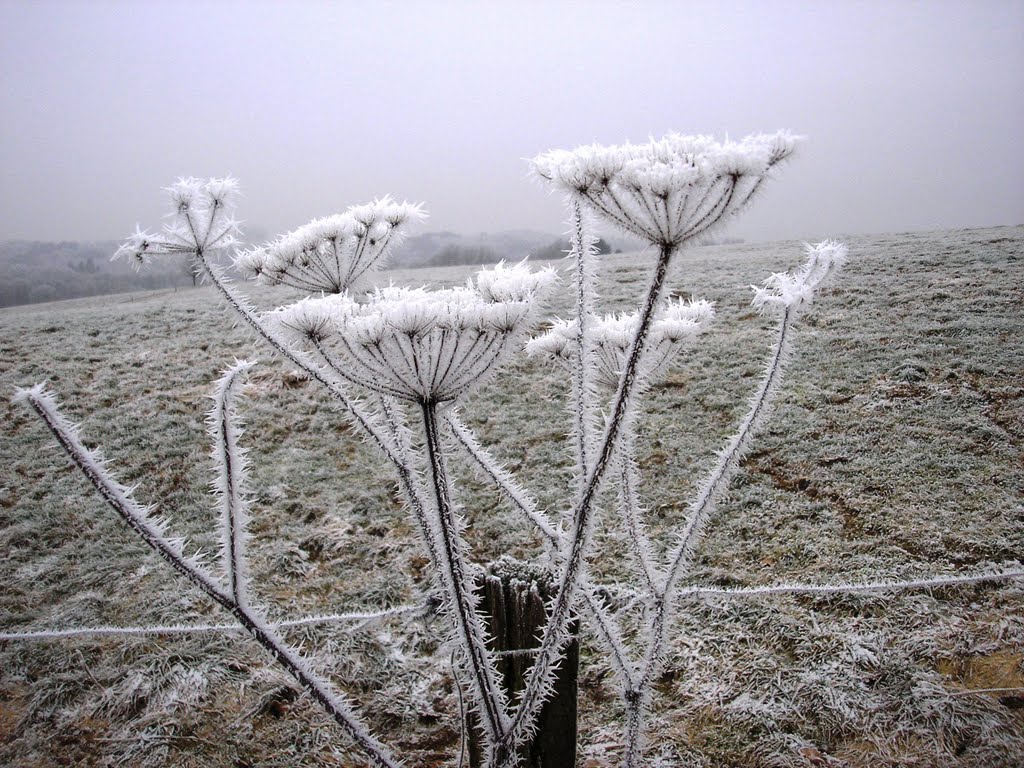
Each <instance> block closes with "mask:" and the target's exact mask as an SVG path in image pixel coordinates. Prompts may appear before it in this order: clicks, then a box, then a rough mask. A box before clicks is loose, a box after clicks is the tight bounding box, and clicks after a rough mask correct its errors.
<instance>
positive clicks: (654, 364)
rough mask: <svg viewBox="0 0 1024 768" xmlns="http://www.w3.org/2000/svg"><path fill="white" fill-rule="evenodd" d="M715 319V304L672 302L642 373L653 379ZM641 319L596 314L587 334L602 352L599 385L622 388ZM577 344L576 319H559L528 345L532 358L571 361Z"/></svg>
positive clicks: (654, 331)
mask: <svg viewBox="0 0 1024 768" xmlns="http://www.w3.org/2000/svg"><path fill="white" fill-rule="evenodd" d="M714 317H715V310H714V306H713V305H712V304H711V302H708V301H705V300H703V299H694V300H690V301H687V300H684V299H676V300H674V301H670V302H669V303H668V304H667V305H666V306H665V307H663V308H662V310H661V312H660V313H659V314H658V317H657V319H655V321H654V322H653V323H652V325H651V331H650V334H649V336H648V341H647V348H646V351H645V353H644V358H643V361H642V362H641V365H640V370H641V376H642V377H643V378H644V379H646V380H648V381H649V380H650V379H652V378H653V377H655V376H656V375H658V374H659V373H660V372H662V371H664V370H666V369H667V368H668V367H669V365H671V363H672V361H673V360H674V359H675V357H676V355H677V354H678V353H679V352H680V350H681V349H682V348H683V347H684V346H685V345H686V344H687V343H689V342H691V341H693V340H694V339H695V338H696V337H697V336H699V335H700V334H701V333H703V332H704V331H705V330H706V329H707V327H708V326H709V325H710V324H711V321H712V320H713V319H714ZM638 323H639V317H638V315H637V313H635V312H629V313H620V314H612V315H604V316H603V317H593V318H591V320H590V322H589V323H588V325H587V328H588V330H587V333H588V336H589V338H590V340H591V343H592V345H593V349H594V352H595V354H596V356H597V366H596V371H595V373H596V383H597V384H599V385H600V386H603V387H605V388H607V389H611V390H614V389H615V388H616V387H618V384H619V377H620V375H621V373H622V370H623V368H624V367H625V365H626V356H627V354H628V353H629V348H630V345H631V344H632V342H633V337H634V336H635V335H636V330H637V325H638ZM575 343H576V321H575V320H559V321H557V322H555V323H554V325H552V326H551V328H549V329H548V330H547V331H545V332H544V333H542V334H541V335H540V336H537V337H535V338H533V339H530V341H528V342H527V344H526V352H527V354H529V355H530V356H531V357H543V358H547V359H550V360H554V361H556V362H558V363H561V364H564V365H567V366H568V365H569V364H570V363H571V361H572V358H573V350H574V344H575Z"/></svg>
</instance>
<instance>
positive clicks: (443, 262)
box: [427, 238, 612, 267]
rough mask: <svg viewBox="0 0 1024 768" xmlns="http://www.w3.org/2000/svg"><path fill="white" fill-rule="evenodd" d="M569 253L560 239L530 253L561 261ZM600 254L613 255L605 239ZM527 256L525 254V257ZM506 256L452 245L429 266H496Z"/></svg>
mask: <svg viewBox="0 0 1024 768" xmlns="http://www.w3.org/2000/svg"><path fill="white" fill-rule="evenodd" d="M568 252H569V241H568V240H567V239H558V240H555V241H553V242H551V243H549V244H548V245H545V246H543V247H541V248H535V249H533V250H532V251H531V252H530V258H532V259H537V260H542V259H543V260H547V259H560V258H562V257H563V256H565V255H566V253H568ZM597 252H598V253H599V254H604V253H611V252H612V247H611V245H609V244H608V242H607V241H605V240H604V239H603V238H602V239H600V240H598V241H597ZM525 255H526V254H525V253H524V254H523V256H525ZM503 258H505V257H504V256H502V255H500V254H499V253H498V252H497V251H495V250H494V249H493V248H491V247H490V246H487V245H463V244H459V243H450V244H448V245H446V246H444V247H443V248H441V249H440V250H439V251H437V253H435V254H434V255H433V256H431V257H430V259H429V261H427V264H428V265H430V266H434V267H452V266H457V265H460V264H494V263H495V262H498V261H501V260H502V259H503Z"/></svg>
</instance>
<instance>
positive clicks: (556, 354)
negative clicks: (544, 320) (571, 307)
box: [526, 320, 579, 361]
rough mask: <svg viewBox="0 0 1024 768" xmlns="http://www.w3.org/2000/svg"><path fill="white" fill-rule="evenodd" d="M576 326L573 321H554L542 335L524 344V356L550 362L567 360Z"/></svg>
mask: <svg viewBox="0 0 1024 768" xmlns="http://www.w3.org/2000/svg"><path fill="white" fill-rule="evenodd" d="M578 325H579V324H578V323H577V321H575V320H556V321H555V322H554V323H552V325H551V327H550V328H549V329H548V330H546V331H545V332H544V333H542V334H540V335H539V336H535V337H533V338H532V339H530V340H529V341H527V342H526V354H527V355H529V356H530V357H544V358H548V359H551V360H560V361H565V360H569V359H570V358H571V357H572V344H573V341H574V340H575V339H576V329H577V327H578Z"/></svg>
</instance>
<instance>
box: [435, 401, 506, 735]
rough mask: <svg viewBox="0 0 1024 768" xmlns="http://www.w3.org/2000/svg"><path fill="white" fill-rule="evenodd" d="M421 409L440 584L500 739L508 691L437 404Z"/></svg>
mask: <svg viewBox="0 0 1024 768" xmlns="http://www.w3.org/2000/svg"><path fill="white" fill-rule="evenodd" d="M421 411H422V415H423V431H424V437H425V439H426V445H427V454H428V457H429V465H430V473H431V480H432V482H433V487H434V497H435V507H434V511H435V512H436V516H435V520H434V522H435V524H436V525H437V527H438V529H439V530H438V542H439V544H440V545H441V551H442V554H443V559H442V560H441V562H440V563H439V566H440V567H439V570H440V572H441V575H442V577H443V584H442V586H443V587H444V588H445V592H446V593H447V595H448V600H447V605H448V608H449V610H450V611H451V612H452V613H453V614H454V616H453V619H454V620H455V623H456V630H457V631H458V634H459V645H460V647H461V650H462V652H463V653H464V654H465V656H466V661H467V662H468V665H469V671H470V674H471V678H470V679H471V683H472V690H473V693H474V694H475V698H476V702H475V703H476V705H477V707H479V709H480V715H481V719H482V720H483V723H484V725H485V727H486V733H485V736H486V740H487V744H488V745H493V744H498V743H500V742H501V741H502V740H503V738H504V736H505V732H506V729H507V727H508V716H507V714H506V702H505V697H504V695H503V692H502V689H501V687H500V686H499V685H498V681H497V672H496V670H495V667H494V662H493V659H492V658H491V654H490V653H489V652H488V650H487V643H486V641H485V639H484V637H485V636H484V630H483V625H482V624H481V621H480V616H479V615H478V614H477V612H476V599H475V595H474V592H473V584H472V580H471V578H470V573H469V567H468V564H467V562H466V558H465V552H464V549H465V542H464V540H463V538H462V536H461V535H460V534H459V531H458V522H457V520H456V518H455V509H454V504H453V502H452V497H451V484H450V481H449V480H448V471H447V468H446V466H445V460H444V454H443V453H442V448H441V436H440V434H439V431H438V424H437V405H436V404H435V403H432V402H424V403H422V405H421Z"/></svg>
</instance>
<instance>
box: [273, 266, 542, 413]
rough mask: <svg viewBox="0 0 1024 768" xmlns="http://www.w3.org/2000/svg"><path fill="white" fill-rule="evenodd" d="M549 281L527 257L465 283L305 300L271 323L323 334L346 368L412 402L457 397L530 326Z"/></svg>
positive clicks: (368, 384)
mask: <svg viewBox="0 0 1024 768" xmlns="http://www.w3.org/2000/svg"><path fill="white" fill-rule="evenodd" d="M554 280H555V274H554V272H553V271H552V270H550V269H545V270H539V271H536V272H532V271H530V269H529V268H528V267H527V266H526V264H525V263H521V264H518V265H516V266H514V267H505V266H504V265H499V266H498V267H496V268H495V269H491V270H485V271H482V272H480V273H479V274H478V275H477V276H476V278H475V279H471V280H470V281H469V282H468V283H467V284H466V286H465V287H459V288H449V289H445V290H433V291H432V290H427V289H425V288H398V287H394V286H391V287H386V288H379V289H377V290H376V291H374V292H373V293H370V294H368V295H367V297H366V299H365V301H364V302H361V303H357V302H356V301H354V300H352V299H351V298H349V297H348V296H347V295H339V296H325V297H322V298H318V299H305V300H303V301H300V302H297V303H296V304H293V305H291V306H289V307H284V308H282V309H279V310H277V311H276V312H275V313H274V314H275V318H276V320H277V322H278V323H279V324H280V325H281V326H283V327H286V328H289V329H290V330H291V331H292V332H294V333H296V334H298V335H299V336H300V337H303V338H304V339H305V340H306V341H311V342H314V343H316V342H320V341H324V340H327V341H329V343H330V344H329V345H330V349H331V351H332V352H336V353H337V354H339V355H340V356H341V358H342V359H343V361H344V363H345V364H346V366H345V375H346V376H347V377H348V378H350V379H352V380H354V381H356V382H357V383H359V384H361V385H362V386H364V387H365V388H367V389H370V390H372V391H374V392H378V393H380V394H385V395H390V396H393V397H397V398H399V399H401V400H407V401H412V402H433V403H446V402H451V401H453V400H456V399H458V398H460V397H462V396H463V395H464V394H465V393H466V392H468V391H469V390H471V389H472V388H474V387H476V386H478V385H479V384H481V383H482V382H484V381H486V380H487V378H489V376H490V375H491V374H492V373H493V372H494V371H495V370H496V369H497V367H498V366H499V365H500V364H501V362H502V361H503V360H504V359H505V358H506V357H507V356H508V354H509V353H510V352H511V351H513V350H514V349H516V348H517V347H518V344H519V342H520V341H521V340H522V338H523V337H524V336H525V335H526V334H527V333H528V332H529V330H530V328H531V327H532V325H533V322H534V318H535V315H536V310H537V309H538V304H539V299H540V297H541V294H542V293H543V291H544V289H545V288H546V287H547V286H548V285H550V284H551V283H552V282H553V281H554Z"/></svg>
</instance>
